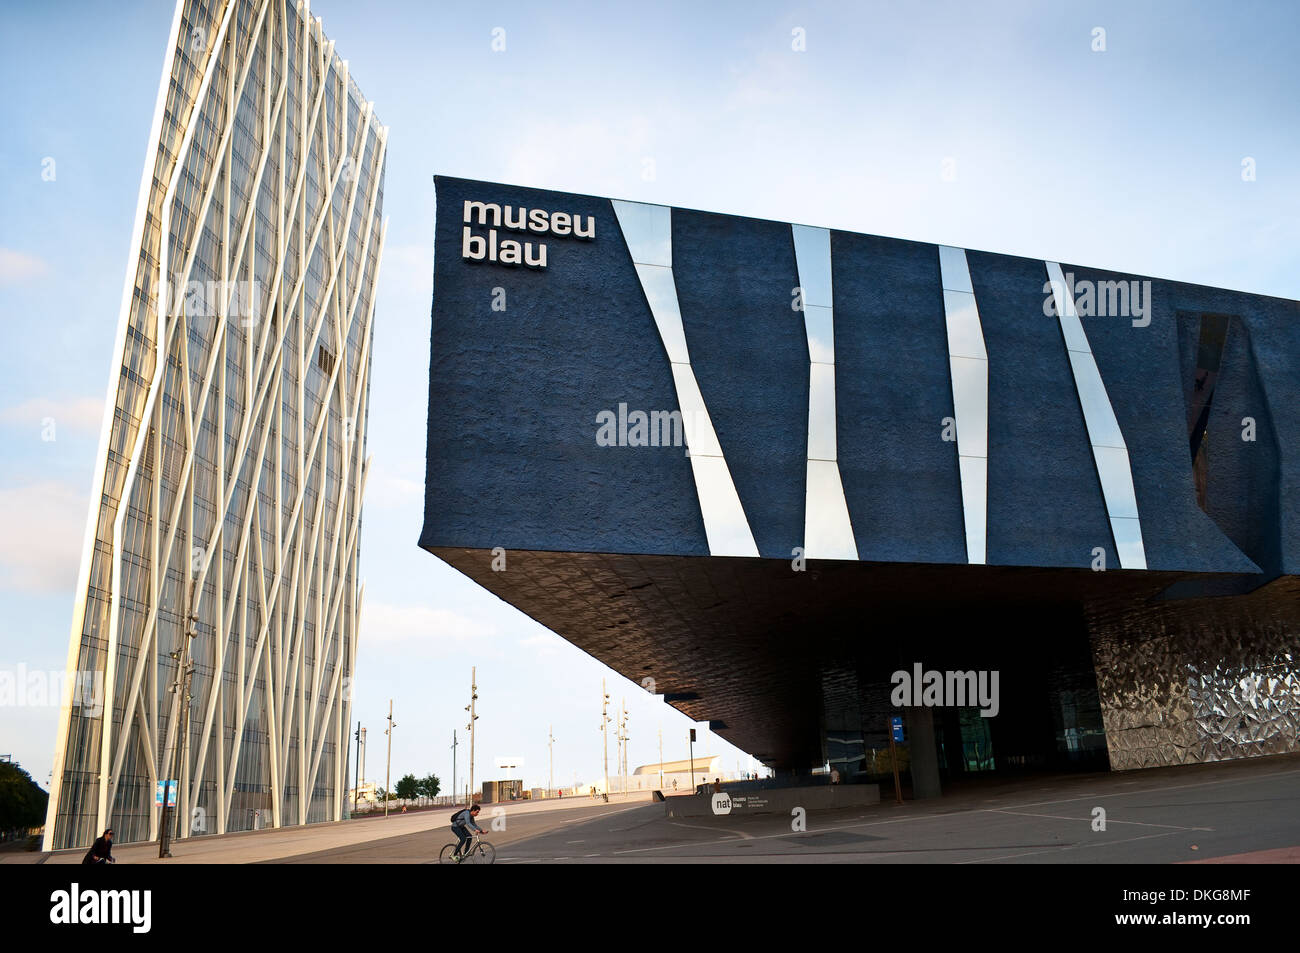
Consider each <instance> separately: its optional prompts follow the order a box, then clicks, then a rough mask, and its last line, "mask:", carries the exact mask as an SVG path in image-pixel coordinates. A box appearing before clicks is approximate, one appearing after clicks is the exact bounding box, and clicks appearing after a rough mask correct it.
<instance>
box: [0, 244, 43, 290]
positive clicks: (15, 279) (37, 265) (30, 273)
mask: <svg viewBox="0 0 1300 953" xmlns="http://www.w3.org/2000/svg"><path fill="white" fill-rule="evenodd" d="M49 271H50V266H49V265H48V264H46V263H45V261H44V260H43V259H40V258H37V257H36V256H35V255H29V254H27V253H26V252H21V251H15V250H14V249H12V248H0V285H16V284H21V283H22V282H25V281H33V280H35V279H37V278H42V277H44V276H45V275H47V274H48V273H49Z"/></svg>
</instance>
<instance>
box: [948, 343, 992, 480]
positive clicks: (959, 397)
mask: <svg viewBox="0 0 1300 953" xmlns="http://www.w3.org/2000/svg"><path fill="white" fill-rule="evenodd" d="M948 363H949V366H950V367H951V369H952V401H953V413H954V415H955V416H956V418H957V452H958V453H960V454H961V455H962V456H963V457H987V456H988V430H989V362H988V361H981V360H978V359H976V358H970V357H951V358H949V359H948Z"/></svg>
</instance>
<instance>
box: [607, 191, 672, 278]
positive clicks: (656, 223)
mask: <svg viewBox="0 0 1300 953" xmlns="http://www.w3.org/2000/svg"><path fill="white" fill-rule="evenodd" d="M611 204H612V205H613V206H614V214H615V216H617V218H618V227H619V228H620V229H621V230H622V232H623V240H624V241H626V242H627V250H628V252H629V253H631V255H632V261H633V263H634V264H638V265H659V266H660V267H663V268H671V267H672V265H673V228H672V209H670V208H669V207H668V206H666V205H646V204H644V203H642V202H620V201H617V200H614V201H613V202H612V203H611Z"/></svg>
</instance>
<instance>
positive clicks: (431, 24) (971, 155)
mask: <svg viewBox="0 0 1300 953" xmlns="http://www.w3.org/2000/svg"><path fill="white" fill-rule="evenodd" d="M172 9H173V6H172V4H171V3H167V2H138V3H128V2H122V3H113V4H105V3H90V2H87V3H57V2H50V3H36V2H29V3H22V2H18V3H13V2H7V3H5V4H4V5H3V7H0V83H3V88H4V89H6V90H7V95H5V96H4V97H0V322H3V332H4V337H3V340H4V346H3V347H2V348H0V674H3V673H9V674H10V675H11V676H14V677H17V676H19V675H21V674H22V673H24V672H33V671H61V670H62V669H64V667H65V666H66V662H67V652H68V636H69V631H68V629H69V623H70V619H71V612H72V603H73V599H74V593H73V588H74V586H75V577H76V573H77V567H78V560H79V559H80V554H81V547H82V541H83V536H84V527H85V521H86V513H87V503H88V498H89V492H90V485H91V479H92V469H93V466H94V462H95V457H96V453H97V443H98V435H99V428H100V421H101V417H102V412H103V404H104V398H105V394H106V389H107V384H108V381H109V365H110V362H111V356H112V345H113V336H114V332H115V330H116V326H117V321H118V316H119V309H120V304H121V297H122V285H123V280H124V275H125V270H126V264H127V261H128V258H129V257H130V256H131V255H133V254H134V249H132V248H131V247H130V242H131V234H130V233H131V226H132V221H133V217H134V213H135V207H136V200H137V194H138V190H139V186H140V176H141V170H142V166H143V163H144V161H145V158H146V155H147V154H149V155H151V154H152V144H151V143H149V142H148V141H147V140H148V133H149V126H150V122H151V119H152V112H153V108H154V102H155V98H156V95H157V89H158V80H159V75H160V71H161V68H162V62H163V55H164V51H165V47H166V45H167V32H168V29H169V27H170V25H171V19H172ZM311 9H312V12H313V13H314V14H315V15H317V16H320V17H321V18H322V20H323V23H324V28H325V32H326V34H327V36H329V37H330V38H331V39H333V40H334V41H335V43H336V49H337V50H338V52H339V53H340V55H341V56H342V57H343V58H345V59H347V60H348V61H349V65H350V70H351V74H352V76H353V77H354V78H355V79H356V80H357V82H358V85H359V86H360V88H361V90H362V91H363V92H364V93H365V95H366V96H367V97H368V98H370V99H371V100H372V101H373V102H374V104H375V108H376V112H377V115H378V116H379V118H380V120H381V121H383V122H384V123H385V124H387V125H388V126H389V129H390V137H389V143H388V159H387V173H386V180H385V209H384V211H385V216H386V217H387V219H388V233H387V240H386V244H385V249H384V260H383V264H382V266H381V273H380V278H379V288H378V300H377V305H376V313H375V338H374V351H373V367H372V387H371V410H370V420H369V428H370V431H369V450H370V452H371V453H372V454H373V457H374V464H373V466H374V470H373V472H372V475H371V478H370V483H369V487H368V494H367V502H366V506H365V513H364V521H363V530H362V540H361V552H362V557H361V559H362V561H361V567H362V571H361V575H362V578H363V579H364V580H365V582H366V601H365V609H364V611H363V615H362V628H361V635H360V648H359V655H358V660H357V673H356V684H355V693H354V716H355V717H354V721H355V720H356V719H360V720H361V722H362V723H363V724H365V725H366V727H367V729H368V736H369V741H370V750H369V753H368V755H367V762H366V767H367V775H368V776H369V777H370V778H371V779H372V780H373V779H379V780H380V782H381V783H382V770H383V758H384V754H385V752H384V747H383V745H384V735H383V729H384V727H385V721H384V719H385V717H386V715H387V713H388V704H389V699H390V698H391V699H392V700H393V705H394V711H395V714H394V719H395V721H396V725H397V727H396V728H395V729H394V731H393V743H392V771H393V778H394V780H395V779H396V778H397V777H399V776H401V775H402V774H406V773H414V774H416V775H419V776H423V775H425V774H428V773H431V772H432V773H435V774H437V775H438V776H439V777H440V778H441V779H443V784H444V788H447V787H449V785H450V779H451V775H452V759H451V750H450V744H451V740H452V732H453V730H456V729H463V728H464V725H465V720H466V715H465V713H464V711H463V710H462V709H463V706H465V705H466V704H467V703H468V701H469V684H470V668H471V666H477V670H478V680H479V702H478V711H479V714H480V719H479V722H478V735H477V742H476V749H477V770H476V776H477V777H478V778H485V777H491V776H492V775H493V772H492V770H491V765H492V762H493V760H494V759H495V758H497V757H503V758H522V759H523V764H524V772H523V774H524V778H525V782H526V784H527V785H529V786H535V785H544V784H546V783H547V777H548V771H549V768H548V748H547V733H548V729H550V727H551V726H553V730H554V735H555V739H556V741H555V745H554V778H555V783H556V785H557V786H564V785H569V784H571V783H572V782H573V780H574V779H575V778H576V779H578V780H581V781H586V782H590V781H593V780H594V779H596V778H597V777H599V775H600V771H601V766H600V765H601V735H600V731H599V725H600V703H601V697H600V693H601V688H600V683H601V679H602V678H605V679H606V680H607V681H608V684H609V689H608V690H609V692H610V694H611V696H612V700H613V702H614V704H615V705H617V704H618V703H619V702H620V701H621V700H622V699H623V698H626V699H627V706H628V710H629V712H630V728H631V739H632V740H631V742H630V749H629V750H630V754H629V760H630V762H631V764H632V765H633V766H636V765H640V764H647V763H652V762H656V761H658V758H659V754H658V741H657V738H658V735H657V732H658V730H659V729H660V728H662V731H663V737H664V742H663V751H664V756H665V758H667V759H670V760H671V759H674V758H684V757H686V756H687V741H686V738H687V732H688V729H689V728H690V727H691V726H692V723H691V722H690V721H689V719H687V718H686V717H685V716H684V715H682V714H680V713H678V712H677V711H676V710H675V709H672V708H671V707H669V706H667V705H665V704H664V703H663V702H662V701H661V700H658V699H656V698H654V697H652V696H650V695H648V694H647V693H646V692H644V691H643V690H642V689H641V688H640V687H639V686H638V685H636V684H635V683H633V682H630V681H628V680H626V679H624V678H622V677H621V676H620V675H618V674H617V673H615V672H613V671H611V670H609V669H606V668H605V667H604V666H603V665H601V664H600V663H598V662H596V661H595V660H594V659H592V658H590V657H589V656H587V655H585V654H584V653H582V652H581V651H579V650H578V649H576V648H574V647H572V646H570V645H569V644H568V643H567V642H565V641H564V640H563V639H561V638H559V637H558V636H556V635H554V634H553V633H551V632H549V631H548V630H546V629H544V628H543V627H542V626H540V625H539V624H538V623H536V622H533V621H532V620H530V619H529V618H527V617H526V616H524V615H523V614H521V613H519V612H518V611H516V610H515V609H513V608H511V607H510V606H508V605H506V604H505V603H503V602H501V601H500V600H498V599H497V598H496V597H495V596H493V595H491V594H490V593H488V592H486V591H485V590H482V589H480V588H478V587H477V586H476V585H474V584H473V583H471V582H469V581H468V580H467V579H465V578H464V577H463V576H461V575H460V574H458V573H457V572H455V571H454V570H452V569H451V568H450V567H448V566H447V565H445V564H443V563H442V562H440V561H439V560H438V559H436V558H435V557H433V556H432V555H430V554H428V553H425V552H423V551H422V550H420V549H419V548H418V547H417V546H416V539H417V537H418V535H419V531H420V527H421V523H422V508H423V479H424V460H425V421H426V412H427V401H428V393H427V384H428V371H429V354H428V342H429V305H430V298H431V294H432V271H433V260H432V245H433V221H434V211H435V210H434V201H433V176H434V175H435V174H446V175H456V176H463V177H466V178H474V179H484V180H488V181H497V182H506V183H511V184H518V185H525V186H536V187H541V188H549V189H558V190H563V191H574V192H583V193H588V194H595V195H606V196H611V197H615V198H625V199H632V200H637V201H644V202H656V203H662V204H668V205H675V206H682V207H690V208H698V209H705V210H709V211H717V212H726V213H733V214H740V215H751V216H756V217H760V218H768V219H775V220H778V221H793V222H800V223H805V224H811V225H821V226H829V227H832V228H841V229H847V230H851V231H858V232H869V233H873V234H879V235H889V236H894V237H898V238H908V239H915V240H920V241H927V242H942V243H945V244H950V245H959V246H964V247H967V248H978V249H985V250H989V251H997V252H1004V253H1009V254H1019V255H1025V256H1029V257H1034V258H1040V259H1051V260H1056V261H1061V262H1071V263H1076V264H1080V265H1087V266H1092V267H1097V268H1110V269H1115V270H1118V271H1126V272H1133V273H1137V274H1141V275H1151V276H1157V277H1163V278H1173V279H1178V280H1183V281H1191V282H1196V283H1200V284H1208V285H1217V286H1221V287H1227V288H1234V289H1240V290H1245V291H1251V292H1257V293H1262V294H1271V295H1278V296H1281V297H1286V298H1300V268H1297V254H1298V252H1297V250H1300V122H1297V120H1298V119H1300V115H1298V113H1300V95H1298V94H1300V58H1297V57H1296V56H1295V55H1294V42H1295V37H1296V36H1297V35H1300V5H1295V4H1291V3H1262V2H1236V3H1232V4H1230V5H1229V4H1210V3H1195V2H1150V3H1142V4H1132V3H1126V2H1122V3H1071V4H1053V3H1027V2H1026V3H1017V2H1004V3H982V4H978V5H975V4H968V3H962V2H953V3H946V2H932V3H910V4H900V3H863V2H855V3H845V4H834V3H810V4H801V5H787V4H781V3H770V2H753V0H746V2H731V3H715V4H700V3H675V2H658V3H655V4H626V5H624V4H609V3H566V2H554V3H547V4H535V3H529V4H505V3H482V4H472V5H470V4H428V3H415V2H409V3H408V2H383V0H375V2H370V3H364V4H358V3H349V2H346V0H316V2H314V3H312V5H311ZM496 31H504V32H496ZM494 38H495V39H497V40H498V42H497V43H496V44H495V46H496V47H501V46H502V45H503V44H502V43H501V42H500V40H502V39H504V49H494V43H493V41H494ZM47 418H52V419H53V420H54V422H55V429H54V432H53V433H51V432H49V429H48V427H46V426H45V425H44V423H43V422H44V421H45V420H46V419H47ZM51 438H52V439H51ZM27 701H28V703H27V704H0V755H3V754H11V755H12V756H13V758H14V759H15V760H17V761H20V762H21V763H22V764H23V766H24V767H25V768H26V769H27V770H28V771H29V772H30V773H31V774H32V776H33V777H34V778H35V779H36V780H37V781H38V782H39V783H41V784H42V785H47V784H48V778H49V772H50V768H51V763H52V760H53V749H54V740H55V731H56V727H57V719H58V709H57V707H55V706H53V705H40V704H32V703H30V702H31V699H28V700H27ZM698 727H700V728H701V729H703V728H704V726H703V725H701V726H698ZM460 734H461V738H462V740H464V732H463V730H461V731H460ZM700 737H701V742H700V743H699V744H697V745H696V753H697V754H701V753H704V754H719V755H722V756H723V758H724V766H725V767H726V768H727V769H728V770H731V771H736V770H740V771H748V770H751V769H752V768H753V767H754V765H753V764H752V763H751V762H750V760H749V758H748V756H747V755H746V754H745V753H744V752H741V751H738V750H737V749H735V748H733V747H732V746H730V745H728V744H726V743H725V742H724V741H722V740H721V739H719V738H717V737H716V736H713V735H710V734H709V733H708V732H706V731H703V730H701V735H700ZM613 757H614V746H613V744H612V739H611V745H610V758H611V764H612V763H613ZM466 766H467V748H465V747H462V748H461V749H460V759H459V769H458V775H459V777H460V779H461V781H462V785H463V778H464V776H465V772H466Z"/></svg>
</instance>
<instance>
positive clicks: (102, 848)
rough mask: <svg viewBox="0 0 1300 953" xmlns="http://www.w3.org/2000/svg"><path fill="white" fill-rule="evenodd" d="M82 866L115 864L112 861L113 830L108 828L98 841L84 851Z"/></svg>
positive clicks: (114, 861)
mask: <svg viewBox="0 0 1300 953" xmlns="http://www.w3.org/2000/svg"><path fill="white" fill-rule="evenodd" d="M81 862H82V863H83V864H115V863H117V861H116V860H114V859H113V828H111V827H110V828H109V829H108V830H106V831H104V833H103V834H102V835H100V837H99V839H98V840H97V841H95V843H94V844H92V845H91V846H90V850H88V851H86V856H85V857H83V858H81Z"/></svg>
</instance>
